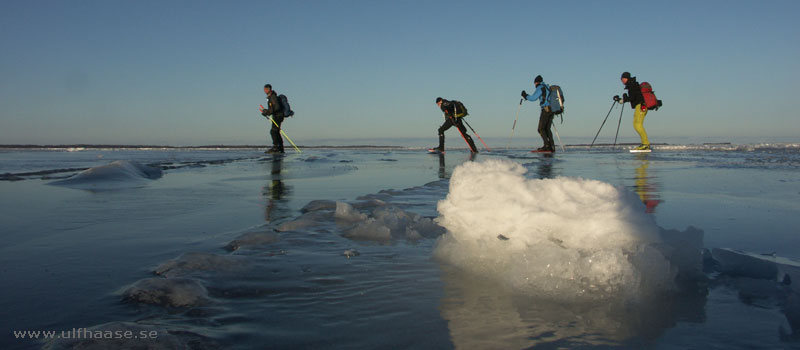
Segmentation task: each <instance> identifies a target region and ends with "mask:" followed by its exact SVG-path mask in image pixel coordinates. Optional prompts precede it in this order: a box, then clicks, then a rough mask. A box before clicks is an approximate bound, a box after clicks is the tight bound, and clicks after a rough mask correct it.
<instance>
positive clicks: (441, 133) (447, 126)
mask: <svg viewBox="0 0 800 350" xmlns="http://www.w3.org/2000/svg"><path fill="white" fill-rule="evenodd" d="M451 126H453V123H452V122H451V121H450V118H445V119H444V123H442V126H440V127H439V147H437V148H439V150H440V151H444V132H445V131H447V129H450V127H451Z"/></svg>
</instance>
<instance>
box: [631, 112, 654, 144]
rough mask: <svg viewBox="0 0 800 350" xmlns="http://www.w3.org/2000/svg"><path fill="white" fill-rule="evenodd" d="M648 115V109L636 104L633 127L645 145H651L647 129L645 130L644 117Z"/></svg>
mask: <svg viewBox="0 0 800 350" xmlns="http://www.w3.org/2000/svg"><path fill="white" fill-rule="evenodd" d="M646 115H647V109H645V110H644V111H642V105H636V108H635V109H634V112H633V129H634V130H636V132H637V133H638V134H639V137H640V138H641V139H642V144H643V145H649V144H650V141H649V140H647V131H645V130H644V125H642V124H644V117H645V116H646Z"/></svg>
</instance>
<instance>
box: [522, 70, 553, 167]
mask: <svg viewBox="0 0 800 350" xmlns="http://www.w3.org/2000/svg"><path fill="white" fill-rule="evenodd" d="M533 88H534V89H535V91H534V93H533V94H531V95H528V93H527V92H525V90H522V98H524V99H526V100H528V101H536V100H537V99H538V100H539V107H541V109H542V112H541V113H540V114H539V129H538V131H539V135H541V136H542V142H543V143H544V145H542V147H539V148H537V149H536V150H537V151H539V152H555V151H556V145H555V142H553V132H552V131H550V125H551V124H552V123H553V117H554V114H553V112H552V111H551V110H550V101H549V98H548V97H549V96H547V95H548V93H549V89H548V88H547V84H545V83H544V79H542V76H541V75H537V76H536V78H534V79H533Z"/></svg>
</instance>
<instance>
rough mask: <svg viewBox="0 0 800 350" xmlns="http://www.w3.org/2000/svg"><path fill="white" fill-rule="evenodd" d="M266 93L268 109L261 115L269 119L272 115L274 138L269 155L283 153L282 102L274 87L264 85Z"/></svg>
mask: <svg viewBox="0 0 800 350" xmlns="http://www.w3.org/2000/svg"><path fill="white" fill-rule="evenodd" d="M264 93H265V94H267V101H268V104H267V109H264V110H263V111H261V115H263V116H265V117H267V118H269V115H272V120H274V121H275V122H274V123H271V124H272V128H271V129H270V130H269V134H270V136H272V148H270V149H269V150H267V153H283V138H282V137H281V123H283V118H284V112H283V107H282V106H281V101H280V99H279V98H278V94H277V93H276V92H275V90H272V85H270V84H266V85H264Z"/></svg>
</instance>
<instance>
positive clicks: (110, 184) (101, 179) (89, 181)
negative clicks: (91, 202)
mask: <svg viewBox="0 0 800 350" xmlns="http://www.w3.org/2000/svg"><path fill="white" fill-rule="evenodd" d="M161 176H162V172H161V169H159V168H154V167H150V166H146V165H142V164H139V163H137V162H132V161H127V160H117V161H114V162H111V163H109V164H106V165H101V166H97V167H93V168H89V169H86V170H84V171H82V172H80V173H78V174H76V175H75V176H72V177H70V178H68V179H64V180H57V181H53V182H50V184H51V185H58V186H66V187H73V188H80V189H87V190H113V189H119V188H128V187H140V186H143V185H144V184H145V183H146V182H147V180H153V179H158V178H160V177H161Z"/></svg>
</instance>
